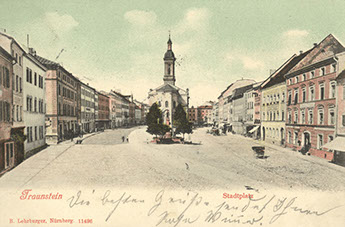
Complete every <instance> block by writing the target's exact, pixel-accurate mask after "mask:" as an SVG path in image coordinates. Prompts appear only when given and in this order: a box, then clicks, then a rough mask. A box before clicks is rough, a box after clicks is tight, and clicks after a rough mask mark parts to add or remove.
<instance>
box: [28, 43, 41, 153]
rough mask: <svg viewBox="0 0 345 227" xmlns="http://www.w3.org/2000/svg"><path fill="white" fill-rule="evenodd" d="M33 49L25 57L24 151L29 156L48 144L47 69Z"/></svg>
mask: <svg viewBox="0 0 345 227" xmlns="http://www.w3.org/2000/svg"><path fill="white" fill-rule="evenodd" d="M32 51H33V49H30V51H29V53H27V54H26V55H25V56H24V61H23V67H24V69H25V73H24V83H23V85H24V86H23V96H24V99H25V102H24V103H25V104H24V123H25V134H26V135H27V139H26V140H25V143H24V151H25V154H27V153H28V152H30V151H33V150H34V149H37V148H40V147H42V146H44V145H45V144H46V139H45V134H46V133H45V108H46V101H45V100H46V98H45V91H46V87H45V78H46V71H47V69H46V68H45V67H44V66H43V65H42V64H41V63H40V62H39V61H38V60H37V59H36V58H35V57H34V56H33V55H32V54H33V53H32Z"/></svg>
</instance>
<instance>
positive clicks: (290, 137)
mask: <svg viewBox="0 0 345 227" xmlns="http://www.w3.org/2000/svg"><path fill="white" fill-rule="evenodd" d="M291 141H292V136H291V132H290V131H289V132H288V143H289V144H292V143H291Z"/></svg>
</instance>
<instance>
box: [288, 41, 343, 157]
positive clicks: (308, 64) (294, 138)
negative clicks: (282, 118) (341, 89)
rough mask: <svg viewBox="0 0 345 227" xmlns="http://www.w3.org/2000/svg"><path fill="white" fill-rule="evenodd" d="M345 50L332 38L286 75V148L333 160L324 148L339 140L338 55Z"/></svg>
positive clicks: (330, 153)
mask: <svg viewBox="0 0 345 227" xmlns="http://www.w3.org/2000/svg"><path fill="white" fill-rule="evenodd" d="M344 51H345V47H344V46H342V45H341V44H340V42H339V41H338V40H337V39H336V38H335V37H334V36H333V35H331V34H330V35H328V36H327V37H326V38H325V39H324V40H322V41H321V42H320V43H319V44H315V45H314V47H313V48H312V49H310V50H309V51H307V55H306V56H305V57H304V58H303V59H302V60H301V61H300V62H299V63H298V64H297V65H296V66H295V67H294V68H292V69H291V70H290V71H289V72H288V73H287V74H286V75H285V77H286V83H287V97H288V100H287V116H286V121H287V122H286V131H287V133H286V145H287V146H288V147H290V148H293V149H295V150H299V151H301V152H303V153H309V154H311V155H314V156H317V157H320V158H324V159H327V160H332V159H333V151H332V150H331V149H327V148H325V147H324V145H325V144H326V143H328V142H331V141H332V140H333V139H334V138H335V127H336V118H335V115H336V75H337V73H338V68H339V65H338V61H337V58H336V57H335V56H336V55H337V54H339V53H342V52H344Z"/></svg>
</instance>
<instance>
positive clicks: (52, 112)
mask: <svg viewBox="0 0 345 227" xmlns="http://www.w3.org/2000/svg"><path fill="white" fill-rule="evenodd" d="M147 109H148V106H147V105H146V104H144V103H142V102H139V101H136V100H134V99H133V96H132V95H123V94H121V93H120V92H117V91H110V92H104V91H97V90H96V89H95V88H93V87H91V86H90V85H89V84H87V83H84V82H82V81H81V80H80V79H79V78H78V77H77V76H75V75H73V74H72V73H71V72H69V71H68V70H66V69H65V68H64V67H63V66H62V65H61V64H59V63H57V62H54V61H51V60H48V59H46V58H43V57H41V56H39V55H37V54H36V52H35V50H34V49H33V48H28V47H25V46H24V45H21V44H19V43H18V42H17V41H16V39H15V38H14V37H12V36H10V35H8V34H6V33H0V172H2V171H4V170H7V169H10V168H11V167H13V166H15V165H17V164H18V163H20V162H21V161H23V160H24V159H25V158H26V157H27V156H30V155H31V154H33V153H35V152H36V151H37V150H40V149H41V148H42V147H44V146H45V145H46V144H47V143H48V144H52V143H58V142H60V141H63V140H65V139H70V138H72V137H75V136H78V135H80V134H84V133H89V132H94V131H97V130H104V129H109V128H116V127H123V126H132V125H138V124H143V123H144V121H145V114H146V111H147Z"/></svg>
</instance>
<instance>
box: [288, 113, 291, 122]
mask: <svg viewBox="0 0 345 227" xmlns="http://www.w3.org/2000/svg"><path fill="white" fill-rule="evenodd" d="M288 122H289V124H291V111H289V113H288Z"/></svg>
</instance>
